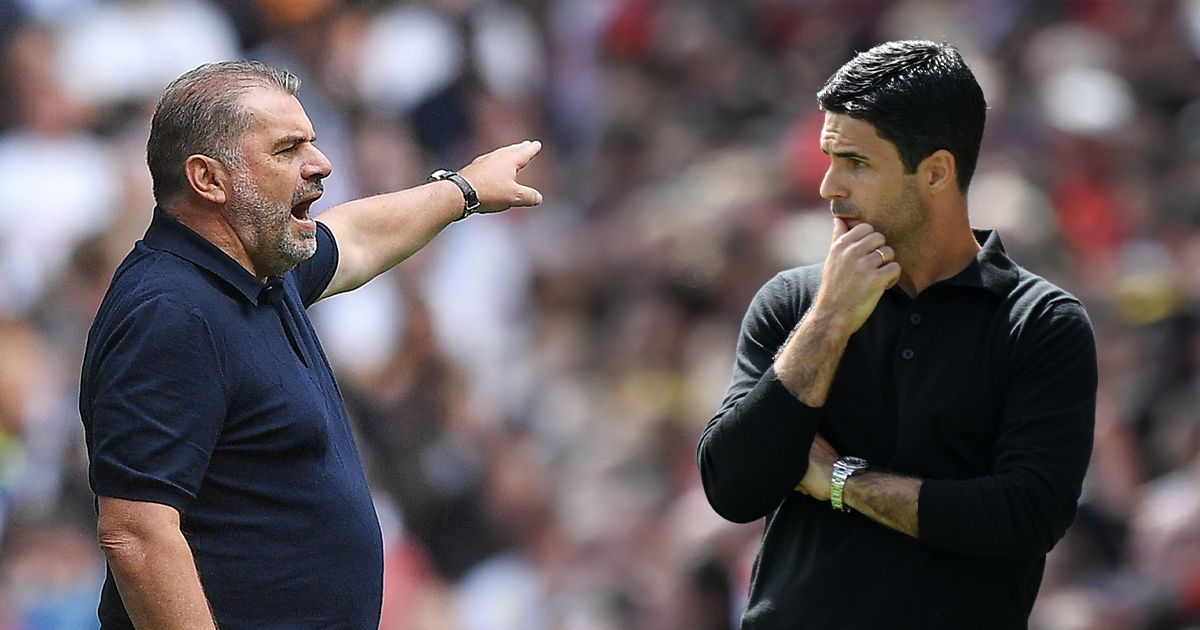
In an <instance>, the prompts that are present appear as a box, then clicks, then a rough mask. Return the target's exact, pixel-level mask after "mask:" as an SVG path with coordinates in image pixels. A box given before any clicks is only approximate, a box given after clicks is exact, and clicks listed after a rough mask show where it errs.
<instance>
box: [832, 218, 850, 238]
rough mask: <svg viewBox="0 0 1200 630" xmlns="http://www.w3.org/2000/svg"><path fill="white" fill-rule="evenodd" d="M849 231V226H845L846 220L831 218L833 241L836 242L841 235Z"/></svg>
mask: <svg viewBox="0 0 1200 630" xmlns="http://www.w3.org/2000/svg"><path fill="white" fill-rule="evenodd" d="M849 231H850V226H849V225H846V220H845V219H843V218H841V217H833V240H835V241H836V240H838V238H840V237H841V236H842V235H843V234H845V233H846V232H849Z"/></svg>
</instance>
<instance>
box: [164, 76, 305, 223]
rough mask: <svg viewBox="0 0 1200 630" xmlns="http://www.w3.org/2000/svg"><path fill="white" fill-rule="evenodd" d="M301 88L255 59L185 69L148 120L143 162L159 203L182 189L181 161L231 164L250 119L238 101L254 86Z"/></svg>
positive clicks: (236, 160) (296, 81) (293, 90)
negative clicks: (195, 158) (205, 158)
mask: <svg viewBox="0 0 1200 630" xmlns="http://www.w3.org/2000/svg"><path fill="white" fill-rule="evenodd" d="M264 87H265V88H277V89H280V90H283V91H285V92H287V93H288V94H292V95H294V94H296V91H297V90H299V89H300V79H299V78H298V77H296V75H294V74H292V73H291V72H288V71H287V70H283V69H281V68H274V67H272V66H268V65H267V64H264V63H262V62H259V61H222V62H219V63H208V64H204V65H202V66H200V67H198V68H195V69H193V70H189V71H187V72H185V73H183V75H181V76H180V77H179V78H178V79H175V80H174V81H172V82H171V83H170V85H168V86H167V87H166V89H165V90H163V94H162V97H161V98H160V99H159V100H158V105H157V106H156V107H155V108H154V117H153V118H152V119H151V121H150V139H149V140H148V141H147V142H146V164H147V165H148V166H149V167H150V178H151V180H153V182H154V200H155V202H156V203H158V204H159V205H160V206H161V205H162V204H163V203H165V202H166V201H167V200H169V199H170V198H172V197H173V196H174V195H176V194H178V193H179V192H180V191H182V190H184V189H185V188H186V187H187V179H186V176H185V175H184V169H183V166H184V163H185V162H186V161H187V158H188V156H190V155H195V154H197V153H199V154H202V155H207V156H209V157H212V158H215V159H217V160H220V161H221V162H222V163H224V164H225V165H227V166H230V167H235V166H236V165H237V164H239V163H240V162H241V157H242V156H241V151H240V149H239V147H238V143H239V141H240V139H241V137H242V134H244V133H246V131H248V130H249V129H250V125H251V123H252V122H253V120H252V117H251V115H250V113H249V112H247V111H246V110H245V109H244V108H243V107H242V106H241V104H240V103H239V101H240V99H241V97H242V96H243V95H244V94H246V93H247V92H249V91H250V90H252V89H255V88H264Z"/></svg>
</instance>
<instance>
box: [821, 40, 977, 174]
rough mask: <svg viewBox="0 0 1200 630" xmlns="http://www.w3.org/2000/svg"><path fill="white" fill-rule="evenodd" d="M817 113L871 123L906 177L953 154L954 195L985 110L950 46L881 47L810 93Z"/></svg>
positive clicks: (969, 168) (969, 169)
mask: <svg viewBox="0 0 1200 630" xmlns="http://www.w3.org/2000/svg"><path fill="white" fill-rule="evenodd" d="M817 100H818V101H819V102H820V104H821V109H823V110H825V111H827V112H832V113H835V114H845V115H847V116H850V117H851V118H857V119H859V120H863V121H865V122H868V123H871V125H873V126H874V127H875V130H876V132H877V133H878V134H879V137H881V138H883V139H884V140H887V141H888V142H891V143H892V144H893V145H894V146H895V147H896V151H897V152H898V153H899V154H900V160H901V161H902V162H903V163H904V168H905V171H906V172H908V173H913V172H915V171H916V169H917V166H918V165H919V164H920V163H921V160H923V159H925V158H926V157H928V156H929V155H930V154H932V153H933V152H934V151H937V150H939V149H945V150H947V151H949V152H950V153H951V154H953V155H954V161H955V164H956V165H957V168H958V188H959V189H960V190H962V191H963V192H964V193H965V192H966V190H967V186H968V185H970V183H971V176H972V175H974V173H975V164H976V162H977V161H978V159H979V144H980V142H982V140H983V125H984V120H985V118H986V117H987V113H986V112H987V103H986V102H985V101H984V98H983V90H982V89H980V87H979V82H978V81H976V80H975V75H974V74H972V73H971V69H970V68H968V67H967V64H966V62H964V61H963V58H962V55H960V54H959V52H958V50H957V49H955V48H954V47H953V46H951V45H949V44H944V43H942V44H938V43H934V42H930V41H921V40H911V41H898V42H887V43H884V44H880V45H878V46H875V47H874V48H872V49H870V50H868V51H866V52H863V53H859V54H858V55H857V56H856V57H854V59H851V60H850V61H849V62H847V63H846V65H844V66H842V67H841V68H840V69H839V70H838V71H837V72H836V73H834V75H833V76H832V77H830V78H829V80H828V81H826V82H825V87H823V88H821V91H820V92H818V93H817Z"/></svg>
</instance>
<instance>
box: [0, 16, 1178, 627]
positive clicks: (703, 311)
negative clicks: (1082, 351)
mask: <svg viewBox="0 0 1200 630" xmlns="http://www.w3.org/2000/svg"><path fill="white" fill-rule="evenodd" d="M898 38H905V39H907V38H928V39H936V40H942V39H944V40H946V41H949V42H952V43H955V44H956V45H957V46H958V47H959V48H960V49H961V50H962V52H963V54H964V56H965V57H966V58H967V61H968V62H969V63H970V64H971V66H972V67H973V68H974V69H975V71H976V73H977V75H978V76H979V79H980V82H981V83H982V84H983V86H984V91H985V94H986V95H987V98H988V101H989V104H990V111H989V120H988V131H987V135H986V137H985V140H984V146H983V154H982V156H981V160H980V164H979V169H978V172H977V174H976V177H975V180H974V183H973V184H972V186H971V189H970V207H971V213H972V218H973V223H974V224H975V225H978V226H987V227H996V228H998V229H999V230H1000V232H1001V234H1002V236H1003V238H1004V242H1005V244H1006V246H1007V248H1008V250H1009V252H1010V253H1011V254H1012V255H1013V257H1014V258H1015V259H1016V260H1017V261H1018V262H1020V263H1021V264H1022V265H1023V266H1025V267H1027V268H1029V269H1031V270H1032V271H1034V272H1036V273H1039V274H1041V275H1044V276H1046V277H1047V278H1049V279H1050V280H1052V281H1054V282H1055V283H1057V284H1059V285H1060V286H1063V287H1064V288H1066V289H1068V290H1070V291H1072V292H1073V293H1075V294H1076V295H1078V296H1079V297H1080V298H1082V300H1083V302H1084V304H1085V305H1087V307H1088V309H1089V313H1090V315H1091V317H1092V319H1093V323H1094V326H1095V329H1096V333H1097V338H1098V347H1099V351H1100V369H1101V374H1100V375H1101V381H1100V394H1099V405H1098V410H1099V411H1098V414H1097V418H1096V423H1097V424H1096V442H1095V450H1094V455H1093V461H1092V466H1091V469H1090V471H1089V476H1088V481H1087V486H1086V489H1085V493H1084V497H1083V500H1082V503H1081V506H1080V511H1079V515H1078V517H1077V519H1076V523H1075V525H1074V526H1073V527H1072V529H1071V530H1070V531H1069V532H1068V534H1067V537H1066V538H1065V539H1064V540H1063V541H1062V542H1061V543H1060V544H1059V545H1058V546H1057V548H1056V549H1055V550H1054V551H1053V552H1052V553H1051V555H1050V557H1049V559H1048V564H1047V571H1046V575H1045V579H1044V581H1043V584H1042V591H1041V595H1040V596H1039V600H1038V604H1037V606H1036V608H1035V611H1034V616H1033V619H1032V620H1031V626H1032V627H1033V628H1035V629H1046V630H1051V629H1053V630H1098V629H1100V628H1104V629H1118V630H1119V629H1131V630H1132V629H1155V630H1159V629H1161V630H1166V629H1171V628H1190V627H1200V0H1156V1H1151V0H1147V1H1144V2H1118V1H1116V0H1076V1H1062V2H1050V1H1038V0H1014V1H1000V0H996V1H989V0H961V1H956V0H907V1H904V0H899V1H882V0H878V1H867V0H856V1H853V2H846V1H843V0H741V1H739V2H729V1H727V0H423V1H421V0H413V1H408V2H401V1H387V0H251V1H240V0H208V1H204V0H0V59H2V62H0V73H2V76H3V78H2V80H0V628H11V629H14V630H24V629H30V630H34V629H36V630H42V629H47V630H48V629H75V628H89V627H95V626H96V621H95V606H96V601H97V597H98V592H99V584H100V582H101V580H102V578H103V574H104V564H103V558H102V556H101V555H100V552H99V551H98V549H97V546H96V541H95V533H94V530H95V516H94V512H93V499H92V495H91V492H90V490H89V488H88V480H87V467H86V456H85V452H84V447H83V442H82V427H81V425H80V422H79V416H78V411H77V409H76V397H77V395H78V374H79V363H80V359H81V355H82V350H83V345H84V338H85V336H86V334H87V327H88V325H89V323H90V321H91V318H92V316H93V314H94V312H95V309H96V307H97V305H98V304H99V301H100V299H101V297H102V292H103V291H104V288H105V287H106V286H107V283H108V280H109V278H110V277H111V274H112V271H113V270H114V269H115V267H116V265H117V263H118V262H119V261H120V259H121V257H122V256H124V254H125V253H126V252H127V251H128V249H129V247H130V246H131V244H132V243H133V242H134V241H135V240H136V239H137V238H139V237H140V235H141V234H142V232H143V231H144V229H145V227H146V225H147V224H148V223H149V220H150V210H151V206H152V201H151V195H150V179H149V175H148V172H147V170H146V166H145V161H144V150H145V140H146V133H147V129H148V121H149V116H150V113H151V110H152V107H153V104H154V101H155V99H156V97H157V95H158V94H159V92H160V91H161V89H162V87H163V86H164V85H165V84H166V83H167V82H168V81H169V80H170V79H172V78H174V77H175V76H177V75H178V74H180V73H181V72H182V71H184V70H187V69H189V68H192V67H194V66H196V65H198V64H200V63H203V62H206V61H213V60H218V59H228V58H240V57H248V58H256V59H261V60H263V61H266V62H268V63H272V64H275V65H280V66H284V67H287V68H289V69H290V70H292V71H293V72H295V73H296V74H298V75H299V76H300V77H301V78H302V79H303V80H304V85H303V87H302V88H301V91H300V98H301V101H302V102H303V103H304V105H305V108H306V110H307V112H308V114H309V116H310V118H311V119H312V121H313V124H314V127H315V129H316V131H317V134H318V137H319V140H318V146H320V148H321V150H322V151H324V152H325V153H326V154H327V155H328V156H329V158H330V159H331V161H332V162H333V164H334V172H333V175H332V176H331V177H330V178H329V179H328V180H327V187H326V194H325V197H324V198H323V199H322V200H321V201H320V202H319V204H318V209H319V208H320V207H330V206H332V205H334V204H336V203H339V202H341V201H345V200H348V199H352V198H355V197H357V196H360V195H365V194H373V193H379V192H384V191H389V190H394V189H398V188H404V187H408V186H412V185H415V184H418V183H420V182H422V181H423V180H424V178H425V176H426V175H427V174H428V173H429V172H430V171H432V170H433V169H435V168H439V167H447V168H453V167H457V166H460V165H461V164H462V163H463V162H464V161H466V160H468V159H469V158H470V157H471V156H473V155H475V154H477V153H479V152H481V151H483V150H487V149H489V148H491V147H494V146H499V145H503V144H508V143H511V142H515V141H520V140H523V139H526V138H537V139H541V140H542V141H543V142H544V144H545V149H544V150H543V151H542V154H541V155H540V156H539V157H538V159H537V160H535V162H534V163H533V164H532V165H531V166H530V167H529V168H528V169H527V170H528V174H527V176H526V177H525V179H526V181H527V183H529V185H531V186H534V187H536V188H538V189H539V190H541V191H542V192H543V194H544V196H545V199H546V201H545V203H544V204H543V206H542V207H540V208H535V209H529V210H514V211H510V212H507V213H505V214H502V215H496V216H489V217H473V218H471V219H469V220H467V221H464V222H462V223H456V224H453V225H451V226H450V227H449V228H448V229H447V232H446V233H445V234H443V235H442V236H441V237H440V238H438V239H436V240H435V241H434V242H433V243H432V244H431V245H430V246H429V247H427V248H426V249H425V250H423V251H422V252H420V253H419V254H418V255H416V256H415V257H413V258H412V259H410V260H409V261H407V262H405V263H403V264H401V265H400V266H399V267H398V268H397V269H396V270H394V271H393V272H390V273H389V274H387V275H385V276H383V277H381V278H379V279H377V280H376V281H374V282H373V283H371V284H369V285H367V286H366V287H364V288H363V289H361V290H359V291H357V292H354V293H352V294H348V295H345V296H340V297H337V298H334V299H331V300H329V301H328V302H327V303H322V304H320V305H317V306H316V307H314V309H313V316H314V320H315V321H316V324H317V327H318V329H319V331H320V333H321V336H322V340H323V342H324V345H325V349H326V352H327V353H328V355H329V357H330V360H331V361H332V363H333V364H334V368H335V372H336V373H337V374H338V377H339V383H340V386H341V388H342V391H343V394H344V396H345V398H346V401H347V404H348V407H349V409H350V413H351V418H352V420H353V421H354V423H355V424H356V429H357V432H358V433H357V434H358V437H359V439H360V445H361V448H362V451H363V454H364V457H365V458H366V460H367V462H366V465H367V468H368V475H369V478H370V479H371V480H372V483H373V485H374V489H375V493H376V502H377V505H378V507H379V510H380V517H381V520H382V521H383V524H384V532H385V533H384V535H385V545H386V552H387V563H386V570H385V593H386V594H385V603H384V611H383V624H382V627H383V628H386V629H412V630H416V629H425V628H428V629H448V628H461V629H464V630H484V629H489V630H490V629H496V630H500V629H518V628H519V629H522V630H538V629H550V628H563V629H567V630H609V629H611V630H618V629H620V630H625V629H676V628H678V629H689V630H690V629H704V628H714V629H715V628H729V627H731V626H733V625H735V622H736V619H737V615H738V614H739V613H740V606H741V602H742V600H743V599H744V596H745V590H746V585H747V583H748V576H749V570H750V565H751V563H752V561H753V553H754V550H755V549H756V543H757V539H758V535H759V528H760V527H761V525H760V524H756V525H734V524H730V523H726V522H724V521H722V520H721V519H720V518H719V517H717V516H716V515H715V514H714V513H713V512H712V510H711V509H710V508H709V507H708V505H707V503H706V501H705V499H704V497H703V492H702V490H701V488H700V484H699V478H698V474H697V471H696V465H695V445H696V440H697V437H698V435H699V433H700V430H701V429H702V428H703V426H704V424H705V423H706V422H707V421H708V419H709V418H710V417H711V415H712V413H713V412H714V411H715V410H716V406H717V404H718V402H719V401H720V398H721V396H722V394H723V393H724V390H725V387H726V385H727V382H728V378H729V375H730V371H731V366H732V360H733V354H734V348H733V344H734V343H735V340H736V338H737V331H738V327H739V323H740V320H741V317H742V315H743V313H744V312H745V308H746V306H747V304H748V303H749V301H750V298H751V297H752V296H753V294H754V292H755V291H756V290H757V289H758V287H759V286H761V285H762V283H763V282H765V281H766V280H767V279H768V278H770V277H771V276H772V275H773V274H774V273H775V272H776V271H778V270H780V269H782V268H784V267H788V266H794V265H797V264H807V263H811V262H816V261H819V260H820V259H821V258H822V256H823V255H824V252H825V250H826V248H827V246H828V239H829V214H828V205H827V203H825V202H823V201H822V200H821V199H820V198H819V196H818V195H817V188H818V184H819V182H820V178H821V176H822V174H823V172H824V169H825V166H826V163H827V161H826V160H827V159H826V158H825V156H824V155H823V154H822V153H821V152H820V151H819V149H818V146H817V136H818V131H819V129H820V126H821V113H820V112H819V111H818V109H817V107H816V100H815V97H814V94H815V92H816V90H817V89H818V88H819V87H820V85H821V84H822V83H823V82H824V80H825V79H826V77H828V76H829V74H830V73H831V72H832V71H833V70H834V69H836V68H837V67H838V66H840V65H841V64H842V63H843V62H844V61H846V60H847V59H849V58H850V57H851V55H852V54H853V52H854V51H857V50H865V49H866V48H868V47H870V46H871V45H873V44H874V43H877V42H879V41H883V40H887V39H898ZM797 456H798V457H799V456H803V454H802V453H798V454H797ZM879 570H880V571H886V570H887V567H880V568H879ZM1189 624H1190V625H1189Z"/></svg>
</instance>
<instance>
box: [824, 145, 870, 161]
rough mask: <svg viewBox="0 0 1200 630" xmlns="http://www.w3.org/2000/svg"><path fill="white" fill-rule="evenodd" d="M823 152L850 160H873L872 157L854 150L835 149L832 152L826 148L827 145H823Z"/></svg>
mask: <svg viewBox="0 0 1200 630" xmlns="http://www.w3.org/2000/svg"><path fill="white" fill-rule="evenodd" d="M821 153H824V154H825V155H829V156H832V157H835V158H843V159H850V160H862V161H863V162H870V161H871V158H869V157H867V156H865V155H863V154H861V153H855V152H854V151H834V152H832V153H830V152H829V151H827V150H826V149H825V147H821Z"/></svg>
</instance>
